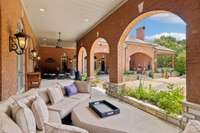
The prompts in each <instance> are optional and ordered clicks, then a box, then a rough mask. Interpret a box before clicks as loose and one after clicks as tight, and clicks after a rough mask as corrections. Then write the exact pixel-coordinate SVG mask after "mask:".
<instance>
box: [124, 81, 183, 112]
mask: <svg viewBox="0 0 200 133" xmlns="http://www.w3.org/2000/svg"><path fill="white" fill-rule="evenodd" d="M168 89H169V90H168V91H157V90H155V89H152V88H151V85H150V86H149V87H144V86H143V85H142V83H141V84H140V85H139V87H138V88H136V89H133V88H131V89H129V90H128V93H127V94H128V96H131V97H134V98H136V99H139V100H144V101H147V102H149V103H151V104H153V105H156V106H158V107H160V108H161V109H163V110H165V111H166V113H168V114H173V115H180V114H182V112H183V107H182V101H183V99H184V96H183V92H182V88H180V87H177V86H174V85H173V84H169V85H168Z"/></svg>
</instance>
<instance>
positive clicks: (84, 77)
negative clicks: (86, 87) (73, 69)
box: [81, 73, 87, 81]
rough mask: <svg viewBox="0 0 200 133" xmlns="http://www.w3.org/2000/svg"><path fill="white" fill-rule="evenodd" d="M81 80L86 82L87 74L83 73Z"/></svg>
mask: <svg viewBox="0 0 200 133" xmlns="http://www.w3.org/2000/svg"><path fill="white" fill-rule="evenodd" d="M81 80H82V81H86V80H87V73H84V74H83V75H82V76H81Z"/></svg>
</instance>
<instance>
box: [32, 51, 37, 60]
mask: <svg viewBox="0 0 200 133" xmlns="http://www.w3.org/2000/svg"><path fill="white" fill-rule="evenodd" d="M37 57H38V53H37V51H36V50H35V49H33V50H31V58H32V59H33V60H36V59H37Z"/></svg>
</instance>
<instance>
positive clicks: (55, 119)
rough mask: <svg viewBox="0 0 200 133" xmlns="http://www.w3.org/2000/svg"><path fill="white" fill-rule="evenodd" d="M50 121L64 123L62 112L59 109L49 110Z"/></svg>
mask: <svg viewBox="0 0 200 133" xmlns="http://www.w3.org/2000/svg"><path fill="white" fill-rule="evenodd" d="M49 122H54V123H57V124H62V122H61V118H60V114H59V113H58V112H57V111H52V110H49Z"/></svg>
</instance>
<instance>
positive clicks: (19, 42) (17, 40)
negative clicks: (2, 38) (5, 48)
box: [9, 30, 30, 55]
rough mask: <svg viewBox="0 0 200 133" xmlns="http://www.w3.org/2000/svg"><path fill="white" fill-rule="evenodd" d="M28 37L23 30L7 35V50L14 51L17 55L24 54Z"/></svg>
mask: <svg viewBox="0 0 200 133" xmlns="http://www.w3.org/2000/svg"><path fill="white" fill-rule="evenodd" d="M29 38H30V37H29V35H27V34H26V33H24V31H23V30H22V31H20V32H18V33H16V34H14V36H9V51H10V52H12V51H15V53H16V54H17V55H22V54H24V52H25V49H26V47H27V42H28V39H29Z"/></svg>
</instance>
